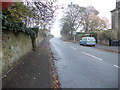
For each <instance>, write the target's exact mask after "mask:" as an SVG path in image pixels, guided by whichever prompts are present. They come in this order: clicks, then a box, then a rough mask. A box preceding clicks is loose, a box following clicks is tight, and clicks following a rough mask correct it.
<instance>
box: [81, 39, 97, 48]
mask: <svg viewBox="0 0 120 90" xmlns="http://www.w3.org/2000/svg"><path fill="white" fill-rule="evenodd" d="M80 45H90V46H95V45H96V40H95V38H94V37H83V38H82V40H80Z"/></svg>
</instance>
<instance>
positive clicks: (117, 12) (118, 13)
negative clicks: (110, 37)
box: [111, 0, 120, 40]
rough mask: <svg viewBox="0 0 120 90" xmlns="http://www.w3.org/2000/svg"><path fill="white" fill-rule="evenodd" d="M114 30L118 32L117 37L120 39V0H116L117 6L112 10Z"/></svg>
mask: <svg viewBox="0 0 120 90" xmlns="http://www.w3.org/2000/svg"><path fill="white" fill-rule="evenodd" d="M111 15H112V30H113V31H114V32H116V35H117V38H118V39H119V40H120V0H116V8H115V9H114V10H112V11H111Z"/></svg>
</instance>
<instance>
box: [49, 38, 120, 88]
mask: <svg viewBox="0 0 120 90" xmlns="http://www.w3.org/2000/svg"><path fill="white" fill-rule="evenodd" d="M50 44H51V49H52V52H53V55H54V57H55V60H54V61H55V67H56V71H57V72H58V77H59V81H60V84H61V88H118V70H119V69H120V67H118V54H117V53H112V52H107V51H103V50H100V49H96V48H94V47H88V46H80V45H79V44H77V43H71V42H65V41H63V40H61V39H60V38H53V39H51V40H50Z"/></svg>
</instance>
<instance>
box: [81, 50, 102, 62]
mask: <svg viewBox="0 0 120 90" xmlns="http://www.w3.org/2000/svg"><path fill="white" fill-rule="evenodd" d="M82 53H84V54H86V55H88V56H90V57H93V58H95V59H98V60H100V61H102V60H103V59H101V58H98V57H96V56H93V55H91V54H89V53H86V52H82Z"/></svg>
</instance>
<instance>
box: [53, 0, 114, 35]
mask: <svg viewBox="0 0 120 90" xmlns="http://www.w3.org/2000/svg"><path fill="white" fill-rule="evenodd" d="M71 2H73V4H78V5H79V6H84V7H86V6H93V7H94V8H95V9H96V10H98V11H99V13H100V14H99V16H101V17H106V18H107V19H108V20H109V22H110V23H111V12H110V11H111V10H113V9H115V7H116V0H58V1H57V4H59V5H63V6H66V5H68V4H71ZM61 15H62V12H61V11H59V12H58V17H57V20H56V22H55V24H54V26H53V30H52V34H56V36H58V35H59V33H58V31H59V19H60V18H61Z"/></svg>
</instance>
